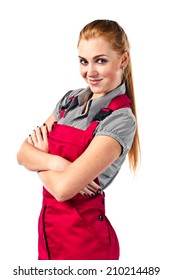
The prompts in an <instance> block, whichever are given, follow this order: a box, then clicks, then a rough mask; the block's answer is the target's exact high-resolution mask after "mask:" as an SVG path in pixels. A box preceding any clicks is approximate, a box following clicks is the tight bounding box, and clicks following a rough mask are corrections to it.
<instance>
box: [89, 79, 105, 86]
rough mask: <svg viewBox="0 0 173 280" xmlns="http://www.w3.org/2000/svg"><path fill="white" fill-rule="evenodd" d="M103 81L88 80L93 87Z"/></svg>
mask: <svg viewBox="0 0 173 280" xmlns="http://www.w3.org/2000/svg"><path fill="white" fill-rule="evenodd" d="M101 80H102V79H92V80H91V79H88V81H89V83H90V84H91V85H97V84H98V83H99V82H100V81H101Z"/></svg>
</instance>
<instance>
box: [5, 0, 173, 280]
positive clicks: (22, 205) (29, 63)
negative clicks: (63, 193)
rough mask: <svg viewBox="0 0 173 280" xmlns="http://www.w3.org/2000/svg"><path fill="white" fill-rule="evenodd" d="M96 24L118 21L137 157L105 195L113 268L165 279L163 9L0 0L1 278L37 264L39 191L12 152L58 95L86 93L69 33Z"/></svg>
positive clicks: (167, 172) (168, 111)
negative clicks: (126, 51) (116, 247)
mask: <svg viewBox="0 0 173 280" xmlns="http://www.w3.org/2000/svg"><path fill="white" fill-rule="evenodd" d="M99 18H100V19H101V18H102V19H103V18H104V19H105V18H107V19H113V20H116V21H118V22H119V24H120V25H121V26H122V27H123V28H124V29H125V31H126V33H127V35H128V37H129V40H130V43H131V56H132V63H133V73H134V81H135V91H136V103H137V111H138V122H139V133H140V140H141V151H142V162H141V168H140V170H139V172H138V173H137V175H136V177H135V178H134V177H133V175H132V174H130V172H129V169H128V163H127V162H126V163H125V164H124V166H123V167H122V170H121V171H120V173H119V174H118V176H117V178H116V180H115V181H114V182H113V183H112V184H111V185H110V186H109V188H108V189H107V190H106V196H107V200H106V212H107V216H108V218H109V219H110V221H111V223H112V225H113V226H114V228H115V229H116V232H117V234H118V237H119V241H120V247H121V258H120V261H119V263H120V264H122V265H124V266H127V265H131V266H136V267H137V266H157V265H158V266H160V267H161V270H162V277H161V276H160V278H159V276H158V277H157V279H164V278H165V279H171V277H170V275H171V274H170V271H171V270H170V267H169V266H170V264H172V261H171V259H172V250H173V242H172V237H173V230H172V220H173V219H172V213H173V206H172V187H173V180H172V162H171V160H172V142H173V137H172V127H173V126H172V110H173V109H172V103H171V97H172V62H173V59H172V55H173V43H172V26H173V20H172V8H171V1H168V0H165V1H159V0H158V1H152V0H151V1H133V0H131V1H127V0H124V1H120V0H119V1H116V0H114V1H113V0H106V1H101V0H100V1H97V0H88V1H74V0H73V1H67V0H63V1H55V0H54V1H51V0H50V1H44V0H43V1H38V0H34V1H33V0H30V1H24V0H23V1H22V0H21V1H19V0H15V1H8V0H7V1H6V0H4V1H1V2H0V96H1V101H0V119H1V126H0V129H1V136H0V148H1V153H0V172H1V176H0V179H1V181H0V182H1V189H0V227H1V229H0V256H1V263H2V268H5V270H4V271H5V273H7V272H8V273H9V274H10V276H9V278H8V279H12V278H13V277H12V272H11V270H12V269H13V268H14V267H15V266H18V265H22V264H25V267H26V264H28V265H30V266H31V265H32V266H34V265H36V264H37V265H38V261H37V219H38V215H39V211H40V207H41V191H42V186H41V184H40V181H39V180H38V178H37V175H36V174H35V173H31V172H29V171H27V170H25V169H24V168H23V167H21V166H19V165H18V164H17V161H16V153H17V150H18V149H19V147H20V145H21V143H22V141H23V140H24V139H25V138H26V137H27V135H28V134H29V133H30V132H31V131H32V130H33V129H34V128H35V127H36V126H37V125H41V124H42V123H43V122H44V121H45V120H46V119H47V117H48V116H49V115H50V114H51V112H52V110H53V108H54V106H55V104H56V103H57V101H58V100H59V99H60V98H61V97H62V96H63V95H64V94H65V93H66V92H67V91H68V90H71V89H76V88H79V87H85V86H86V84H85V83H84V82H83V80H82V78H81V77H80V74H79V65H78V64H79V63H78V58H77V47H76V45H77V40H78V34H79V31H80V30H81V28H82V27H83V26H84V25H85V24H87V23H88V22H90V21H92V20H94V19H99ZM86 246H87V244H86ZM61 263H62V262H61ZM44 264H45V262H44ZM39 265H40V263H39ZM59 265H60V264H59ZM97 265H99V262H98V264H97ZM104 265H105V267H106V266H107V264H106V262H104ZM114 265H115V264H114ZM49 266H50V262H48V263H47V267H49ZM102 266H103V264H102ZM83 267H85V265H84V264H83ZM2 268H1V271H0V273H1V274H2ZM148 277H149V276H148ZM148 277H146V278H145V277H144V279H148ZM83 278H85V277H84V276H83ZM107 278H108V276H107ZM137 278H138V277H137ZM153 278H154V277H152V278H151V279H153ZM52 279H53V278H52ZM120 279H122V278H121V277H120ZM128 279H129V278H128ZM135 279H136V278H135ZM139 279H143V278H142V277H141V278H139Z"/></svg>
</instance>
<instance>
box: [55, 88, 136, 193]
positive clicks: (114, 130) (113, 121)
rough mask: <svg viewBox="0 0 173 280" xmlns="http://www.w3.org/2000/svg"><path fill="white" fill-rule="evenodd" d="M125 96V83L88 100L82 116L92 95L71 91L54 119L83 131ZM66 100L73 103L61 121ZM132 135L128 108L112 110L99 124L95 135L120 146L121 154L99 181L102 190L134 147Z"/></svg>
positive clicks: (86, 92) (56, 109)
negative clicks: (119, 98)
mask: <svg viewBox="0 0 173 280" xmlns="http://www.w3.org/2000/svg"><path fill="white" fill-rule="evenodd" d="M125 92H126V88H125V83H123V84H121V85H120V86H119V87H117V88H116V89H114V90H112V91H111V92H109V93H107V94H106V95H105V96H102V97H99V98H96V99H93V100H90V101H89V107H88V111H87V112H86V113H82V112H83V109H84V107H85V105H86V102H87V101H88V100H89V98H90V97H91V95H92V92H91V90H90V88H89V87H87V88H85V89H77V90H73V91H71V92H68V93H67V94H66V95H65V96H64V97H63V98H62V99H61V100H60V101H59V102H58V103H57V105H56V107H55V109H54V116H55V118H56V120H57V121H58V123H60V124H66V125H69V126H72V127H76V128H79V129H82V130H85V129H86V128H87V127H88V126H89V124H90V123H91V121H92V119H93V118H94V116H95V115H96V113H97V112H99V111H100V109H101V108H104V107H107V106H108V104H109V103H110V102H111V100H112V99H113V98H115V97H116V96H118V95H120V94H125ZM69 97H74V99H73V101H72V102H71V103H70V106H69V107H68V108H67V110H66V113H65V115H64V117H63V118H61V119H60V120H59V115H60V111H61V108H62V106H64V105H66V104H67V103H68V102H69ZM135 131H136V120H135V116H134V115H133V113H132V111H131V109H130V108H121V109H118V110H115V111H113V113H112V114H111V115H109V116H107V117H106V118H105V119H104V120H102V121H100V123H99V124H98V126H97V128H96V130H95V133H94V135H97V136H98V135H106V136H109V137H112V138H114V139H115V140H117V141H118V142H119V143H120V145H121V146H122V154H121V155H120V156H119V158H118V159H117V160H115V161H114V162H113V163H112V164H111V165H110V166H109V167H108V168H107V169H106V170H105V171H104V172H103V173H102V174H100V175H99V177H98V179H99V182H100V185H101V187H102V189H105V188H106V187H107V186H108V185H109V184H110V183H111V182H112V180H113V179H114V178H115V176H116V175H117V174H118V172H119V170H120V168H121V165H122V163H123V162H124V160H125V158H126V155H127V153H128V151H129V150H130V148H131V145H132V143H133V138H134V135H135Z"/></svg>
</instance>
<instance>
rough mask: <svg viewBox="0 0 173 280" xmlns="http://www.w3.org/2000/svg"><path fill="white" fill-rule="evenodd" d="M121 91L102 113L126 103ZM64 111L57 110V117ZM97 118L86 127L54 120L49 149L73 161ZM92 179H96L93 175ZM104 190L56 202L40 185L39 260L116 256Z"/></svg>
mask: <svg viewBox="0 0 173 280" xmlns="http://www.w3.org/2000/svg"><path fill="white" fill-rule="evenodd" d="M129 104H130V100H129V98H128V97H127V96H126V95H125V94H123V95H120V96H118V97H116V98H115V99H113V100H112V101H111V103H110V104H109V106H108V108H104V109H102V116H103V118H104V114H107V113H108V112H112V111H113V110H116V109H118V108H122V107H130V105H129ZM63 114H64V111H62V112H61V117H62V116H63ZM98 123H99V122H98V121H97V118H95V120H94V121H92V122H91V124H90V125H89V127H88V128H87V129H86V130H80V129H78V128H74V127H70V126H67V125H64V124H58V123H56V122H55V123H54V125H53V128H52V130H51V131H50V133H49V152H50V153H51V154H55V155H59V156H61V157H63V158H66V159H67V160H69V161H71V162H73V161H74V160H75V159H76V158H78V157H79V156H80V155H81V154H82V153H83V152H84V150H85V149H86V148H87V146H88V145H89V144H90V142H91V141H92V139H93V133H94V131H95V129H96V127H97V125H98ZM96 182H97V183H99V182H98V179H97V178H96ZM104 199H105V194H104V193H103V192H102V193H101V194H96V195H95V196H94V197H90V196H89V195H87V196H82V195H81V194H77V195H76V196H75V197H73V198H72V199H69V200H67V201H65V202H58V201H57V200H56V199H55V198H54V197H53V196H52V195H51V194H50V193H49V192H48V191H47V190H46V189H45V188H44V187H43V205H42V210H41V213H40V217H39V224H38V231H39V239H38V250H39V255H38V259H39V260H118V259H119V243H118V239H117V236H116V233H115V231H114V229H113V227H112V226H111V224H110V222H109V220H108V219H107V217H106V216H105V200H104Z"/></svg>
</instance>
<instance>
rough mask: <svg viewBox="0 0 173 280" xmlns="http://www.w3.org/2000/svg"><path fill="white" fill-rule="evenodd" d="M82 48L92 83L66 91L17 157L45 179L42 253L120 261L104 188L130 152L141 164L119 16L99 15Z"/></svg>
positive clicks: (47, 256)
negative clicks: (101, 16) (109, 18)
mask: <svg viewBox="0 0 173 280" xmlns="http://www.w3.org/2000/svg"><path fill="white" fill-rule="evenodd" d="M78 50H79V61H80V73H81V75H82V77H83V78H84V79H85V81H86V83H87V84H88V86H87V87H86V88H84V89H76V90H72V91H69V92H67V93H66V94H65V95H64V97H63V98H62V99H61V100H60V101H59V102H58V103H57V105H56V106H55V109H54V111H53V113H52V114H51V115H50V117H49V118H48V119H47V121H46V122H45V123H44V125H42V126H41V127H36V129H35V130H33V132H32V133H31V134H30V135H29V137H28V138H27V139H26V140H25V141H24V142H23V144H22V145H21V148H20V150H19V151H18V154H17V159H18V162H19V164H22V165H23V166H25V167H26V168H27V169H28V170H31V171H36V172H37V173H38V176H39V178H40V180H41V182H42V183H43V185H44V187H43V206H42V209H41V213H40V217H39V227H38V228H39V240H38V249H39V252H38V253H39V254H38V258H39V259H40V260H43V259H44V260H48V259H49V260H53V259H54V260H58V259H61V260H77V259H78V260H91V259H94V260H103V259H106V260H118V259H119V254H120V252H119V242H118V238H117V235H116V233H115V230H114V229H113V227H112V225H111V223H110V222H109V220H108V218H107V217H106V215H105V193H104V189H105V188H107V187H108V185H109V184H110V183H111V182H112V180H113V179H114V178H115V177H116V175H117V174H118V172H119V170H120V168H121V166H122V164H123V162H124V160H125V158H126V155H127V154H128V155H129V162H130V167H131V168H132V169H133V170H135V169H136V167H137V164H138V158H139V150H140V149H139V137H138V129H137V117H136V110H135V98H134V90H133V80H132V73H131V63H130V52H129V43H128V39H127V36H126V34H125V32H124V30H123V29H122V28H121V27H120V26H119V24H118V23H117V22H115V21H111V20H96V21H93V22H91V23H89V24H88V25H86V26H85V27H84V28H83V29H82V30H81V32H80V36H79V42H78ZM86 245H87V246H86ZM82 248H85V250H83V249H82Z"/></svg>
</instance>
